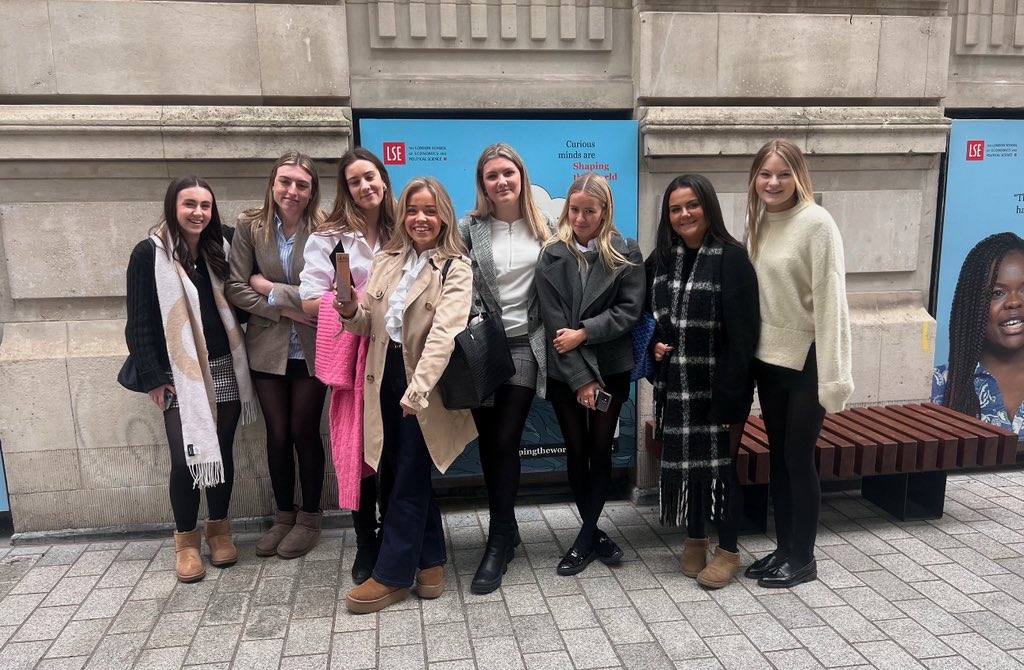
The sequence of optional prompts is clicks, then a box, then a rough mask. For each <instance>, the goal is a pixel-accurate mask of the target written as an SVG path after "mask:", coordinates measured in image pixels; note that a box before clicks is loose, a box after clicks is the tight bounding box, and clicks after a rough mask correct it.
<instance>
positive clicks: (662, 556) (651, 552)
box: [640, 547, 679, 575]
mask: <svg viewBox="0 0 1024 670" xmlns="http://www.w3.org/2000/svg"><path fill="white" fill-rule="evenodd" d="M640 560H642V561H643V562H644V565H646V566H647V569H648V570H650V571H651V572H652V573H653V574H655V575H657V574H659V573H662V572H679V556H678V555H677V554H676V553H675V552H673V551H672V549H671V548H670V547H644V553H643V554H641V555H640Z"/></svg>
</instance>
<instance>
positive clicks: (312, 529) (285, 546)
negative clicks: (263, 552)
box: [277, 510, 324, 558]
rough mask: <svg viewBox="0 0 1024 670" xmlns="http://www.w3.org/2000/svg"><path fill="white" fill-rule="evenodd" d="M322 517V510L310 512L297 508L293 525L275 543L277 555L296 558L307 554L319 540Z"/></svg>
mask: <svg viewBox="0 0 1024 670" xmlns="http://www.w3.org/2000/svg"><path fill="white" fill-rule="evenodd" d="M323 519H324V513H323V512H317V513H315V514H310V513H309V512H303V511H302V510H299V511H298V513H297V514H296V515H295V525H294V526H292V529H291V530H290V531H288V534H287V535H285V536H284V539H283V540H281V543H280V544H279V545H277V555H278V556H280V557H281V558H298V557H299V556H303V555H305V554H307V553H308V552H309V550H310V549H312V548H313V547H315V546H316V543H317V542H319V541H320V523H321V522H322V521H323Z"/></svg>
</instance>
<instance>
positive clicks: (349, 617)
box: [334, 607, 377, 640]
mask: <svg viewBox="0 0 1024 670" xmlns="http://www.w3.org/2000/svg"><path fill="white" fill-rule="evenodd" d="M366 630H369V631H373V634H374V639H375V640H376V636H377V613H373V614H352V613H351V612H349V611H348V609H346V608H345V607H339V608H338V611H337V613H336V614H335V615H334V632H335V633H351V632H355V631H366Z"/></svg>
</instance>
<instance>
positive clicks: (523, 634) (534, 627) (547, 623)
mask: <svg viewBox="0 0 1024 670" xmlns="http://www.w3.org/2000/svg"><path fill="white" fill-rule="evenodd" d="M512 631H513V633H514V635H515V638H516V642H518V643H519V648H520V649H522V650H523V651H537V652H541V651H543V652H553V651H559V650H562V649H565V643H564V642H563V640H562V636H561V635H560V634H559V632H558V627H557V626H556V625H555V620H554V618H553V617H552V616H551V615H550V614H531V615H529V616H517V617H512ZM428 634H429V633H428Z"/></svg>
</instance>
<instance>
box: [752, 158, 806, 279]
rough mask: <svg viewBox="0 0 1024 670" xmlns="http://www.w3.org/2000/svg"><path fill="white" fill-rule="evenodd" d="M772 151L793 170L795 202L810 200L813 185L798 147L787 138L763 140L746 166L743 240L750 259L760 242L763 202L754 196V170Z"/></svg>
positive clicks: (758, 168) (755, 177)
mask: <svg viewBox="0 0 1024 670" xmlns="http://www.w3.org/2000/svg"><path fill="white" fill-rule="evenodd" d="M772 154H775V155H776V156H778V157H779V158H781V159H782V160H783V162H785V163H786V166H787V167H789V169H790V170H792V171H793V180H794V181H795V182H796V199H797V202H798V203H800V202H814V188H813V187H812V186H811V173H810V172H809V171H808V169H807V160H806V159H805V158H804V154H803V152H802V151H800V147H798V146H797V145H795V144H793V143H792V142H790V141H789V140H784V139H775V140H771V141H769V142H767V143H766V144H765V145H764V146H762V147H761V148H760V149H758V151H757V154H755V155H754V162H753V164H752V165H751V166H750V180H749V181H748V182H747V233H746V242H747V246H748V247H749V248H750V258H751V260H753V259H755V258H757V252H758V245H759V243H760V237H759V235H760V232H761V222H762V220H763V219H764V213H765V208H764V203H763V202H761V198H759V197H758V195H757V189H756V181H757V173H758V172H760V171H761V167H762V166H763V165H764V162H765V161H766V160H768V157H769V156H771V155H772Z"/></svg>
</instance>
